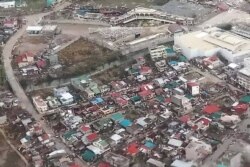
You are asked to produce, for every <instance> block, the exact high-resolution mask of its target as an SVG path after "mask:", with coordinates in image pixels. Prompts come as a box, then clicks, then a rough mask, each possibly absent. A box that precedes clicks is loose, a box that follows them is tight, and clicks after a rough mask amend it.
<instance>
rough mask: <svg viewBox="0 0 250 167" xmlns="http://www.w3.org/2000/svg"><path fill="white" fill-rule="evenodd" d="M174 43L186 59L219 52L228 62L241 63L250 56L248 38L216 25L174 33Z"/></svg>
mask: <svg viewBox="0 0 250 167" xmlns="http://www.w3.org/2000/svg"><path fill="white" fill-rule="evenodd" d="M187 41H192V42H187ZM174 43H175V47H178V48H180V49H181V52H182V53H183V55H184V56H186V57H187V58H188V59H192V58H195V57H200V56H206V57H210V56H214V55H217V54H220V55H222V56H223V57H224V58H225V59H226V60H227V61H228V62H230V63H242V62H243V60H244V58H247V57H249V56H250V40H248V39H247V38H244V37H243V36H239V35H237V34H235V33H233V32H229V31H225V30H222V29H219V28H216V27H212V28H206V29H203V30H200V31H195V32H191V33H187V34H184V35H176V36H174Z"/></svg>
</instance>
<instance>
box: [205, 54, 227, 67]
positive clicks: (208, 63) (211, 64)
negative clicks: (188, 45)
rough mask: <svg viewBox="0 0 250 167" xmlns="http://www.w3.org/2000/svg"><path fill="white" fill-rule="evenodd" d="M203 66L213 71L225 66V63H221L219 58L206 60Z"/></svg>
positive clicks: (214, 57) (212, 57) (213, 57)
mask: <svg viewBox="0 0 250 167" xmlns="http://www.w3.org/2000/svg"><path fill="white" fill-rule="evenodd" d="M203 64H204V65H205V66H206V67H208V68H209V69H211V70H212V69H216V68H218V67H221V66H222V65H223V63H222V62H221V61H220V59H219V58H218V57H217V56H211V57H207V58H204V59H203Z"/></svg>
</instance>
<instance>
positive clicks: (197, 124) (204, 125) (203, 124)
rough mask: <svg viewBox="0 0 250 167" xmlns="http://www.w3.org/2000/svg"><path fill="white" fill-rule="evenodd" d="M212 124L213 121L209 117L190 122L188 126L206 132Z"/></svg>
mask: <svg viewBox="0 0 250 167" xmlns="http://www.w3.org/2000/svg"><path fill="white" fill-rule="evenodd" d="M211 122H212V120H211V119H209V118H207V117H200V118H198V119H197V120H195V121H194V122H192V121H189V122H188V125H189V126H191V127H192V128H193V129H194V130H202V131H206V130H207V129H208V128H209V125H210V123H211Z"/></svg>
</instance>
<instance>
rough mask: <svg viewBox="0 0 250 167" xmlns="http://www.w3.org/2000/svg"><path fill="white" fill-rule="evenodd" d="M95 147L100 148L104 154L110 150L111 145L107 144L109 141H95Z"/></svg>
mask: <svg viewBox="0 0 250 167" xmlns="http://www.w3.org/2000/svg"><path fill="white" fill-rule="evenodd" d="M93 146H95V147H98V148H99V149H101V150H102V152H106V151H108V150H109V149H110V148H109V144H108V143H107V141H106V140H102V139H99V140H97V141H94V142H93Z"/></svg>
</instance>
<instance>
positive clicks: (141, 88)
mask: <svg viewBox="0 0 250 167" xmlns="http://www.w3.org/2000/svg"><path fill="white" fill-rule="evenodd" d="M150 86H152V85H151V84H145V85H141V86H140V90H141V91H147V90H150ZM152 87H153V86H152Z"/></svg>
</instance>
